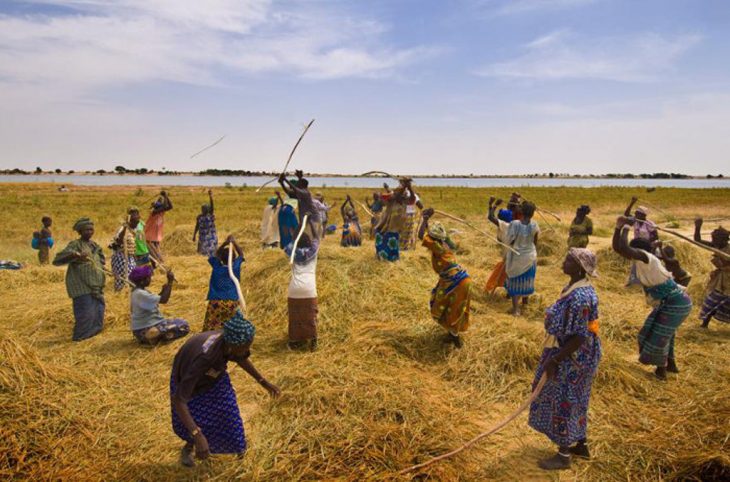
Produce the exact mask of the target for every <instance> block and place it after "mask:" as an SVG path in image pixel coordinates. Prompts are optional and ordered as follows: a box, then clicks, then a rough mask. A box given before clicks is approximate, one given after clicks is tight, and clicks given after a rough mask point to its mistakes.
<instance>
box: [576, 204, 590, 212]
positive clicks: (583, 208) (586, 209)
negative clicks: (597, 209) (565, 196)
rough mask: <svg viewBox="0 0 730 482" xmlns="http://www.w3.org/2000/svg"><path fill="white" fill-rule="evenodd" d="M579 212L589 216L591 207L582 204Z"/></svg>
mask: <svg viewBox="0 0 730 482" xmlns="http://www.w3.org/2000/svg"><path fill="white" fill-rule="evenodd" d="M578 211H582V212H584V213H586V214H588V213H590V212H591V207H590V206H589V205H587V204H581V205H580V207H579V208H578Z"/></svg>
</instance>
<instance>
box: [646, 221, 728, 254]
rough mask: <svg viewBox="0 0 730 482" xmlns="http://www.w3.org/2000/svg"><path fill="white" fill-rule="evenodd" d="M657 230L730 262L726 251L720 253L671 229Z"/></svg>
mask: <svg viewBox="0 0 730 482" xmlns="http://www.w3.org/2000/svg"><path fill="white" fill-rule="evenodd" d="M637 221H638V220H637ZM656 228H657V229H658V230H659V231H662V232H665V233H669V234H671V235H673V236H676V237H678V238H680V239H683V240H685V241H687V242H689V243H692V244H694V245H695V246H697V247H699V248H702V249H706V250H707V251H712V252H713V253H715V254H716V255H718V256H720V257H721V258H725V259H727V260H730V254H727V253H725V252H724V251H720V250H719V249H717V248H713V247H712V246H707V245H706V244H702V243H698V242H697V241H695V240H694V239H692V238H689V237H687V236H685V235H684V234H680V233H678V232H676V231H672V230H671V229H666V228H660V227H659V226H656Z"/></svg>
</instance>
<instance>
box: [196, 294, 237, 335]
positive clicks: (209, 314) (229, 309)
mask: <svg viewBox="0 0 730 482" xmlns="http://www.w3.org/2000/svg"><path fill="white" fill-rule="evenodd" d="M239 306H240V303H239V302H238V300H208V307H207V308H206V309H205V320H204V321H203V331H211V330H220V329H221V328H223V323H225V322H226V321H228V320H230V319H231V318H233V315H235V314H236V310H238V308H239Z"/></svg>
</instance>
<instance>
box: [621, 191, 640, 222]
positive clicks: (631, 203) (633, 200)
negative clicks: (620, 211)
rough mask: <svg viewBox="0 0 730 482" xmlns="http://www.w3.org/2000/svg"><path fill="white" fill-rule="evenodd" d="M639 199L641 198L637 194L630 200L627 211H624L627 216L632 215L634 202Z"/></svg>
mask: <svg viewBox="0 0 730 482" xmlns="http://www.w3.org/2000/svg"><path fill="white" fill-rule="evenodd" d="M638 200H639V199H638V198H637V197H636V196H634V197H632V198H631V202H629V205H628V206H626V211H624V216H626V217H629V216H631V209H633V207H634V204H636V201H638Z"/></svg>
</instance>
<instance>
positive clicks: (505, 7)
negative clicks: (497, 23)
mask: <svg viewBox="0 0 730 482" xmlns="http://www.w3.org/2000/svg"><path fill="white" fill-rule="evenodd" d="M598 1H599V0H477V6H478V7H479V8H481V9H485V10H486V11H487V12H488V13H489V14H491V15H495V16H500V15H520V14H529V13H537V12H544V11H551V10H563V9H569V8H576V7H583V6H585V5H589V4H592V3H596V2H598Z"/></svg>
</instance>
